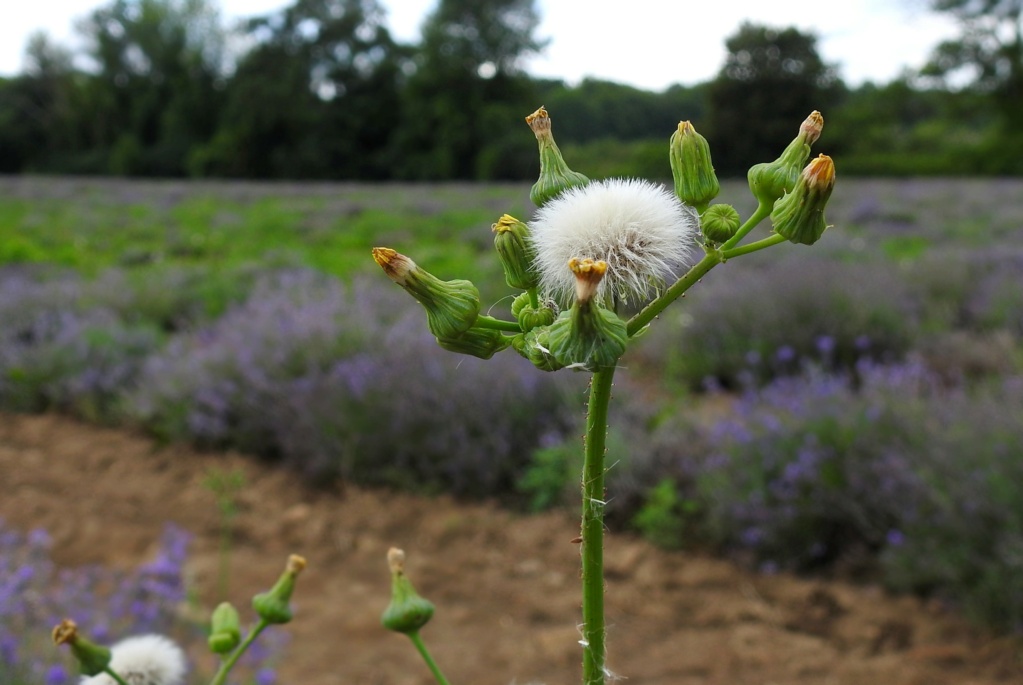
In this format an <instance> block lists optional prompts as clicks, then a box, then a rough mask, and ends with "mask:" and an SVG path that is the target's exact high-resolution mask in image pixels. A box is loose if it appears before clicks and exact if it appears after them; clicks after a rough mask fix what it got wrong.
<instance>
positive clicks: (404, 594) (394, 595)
mask: <svg viewBox="0 0 1023 685" xmlns="http://www.w3.org/2000/svg"><path fill="white" fill-rule="evenodd" d="M387 564H388V566H390V568H391V603H390V604H389V605H388V606H387V608H386V609H384V613H383V614H382V615H381V616H380V622H381V623H383V624H384V628H387V629H388V630H393V631H394V632H396V633H405V634H406V635H409V634H412V633H417V632H419V629H420V628H422V627H423V626H425V625H426V624H427V623H429V622H430V619H431V618H433V612H434V607H433V604H432V603H431V602H429V601H428V600H425V599H423V598H422V597H420V596H419V595H418V594H417V593H416V589H415V588H414V587H412V581H410V580H409V579H408V577H407V576H406V575H405V553H404V552H403V551H401V550H400V549H397V548H395V547H392V548H391V549H390V550H388V552H387Z"/></svg>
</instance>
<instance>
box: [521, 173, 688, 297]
mask: <svg viewBox="0 0 1023 685" xmlns="http://www.w3.org/2000/svg"><path fill="white" fill-rule="evenodd" d="M529 228H530V239H531V241H532V242H533V246H534V248H535V251H536V260H535V263H534V268H536V270H537V272H538V273H539V275H540V287H541V289H542V290H543V291H544V292H545V294H547V295H549V296H550V297H553V298H554V299H555V300H557V301H558V302H561V303H563V304H564V303H566V302H567V301H568V300H569V299H570V298H571V296H572V293H574V292H575V275H574V274H573V273H572V270H571V269H570V268H569V267H568V262H569V260H571V259H574V258H577V259H592V260H594V261H604V262H607V265H608V268H607V276H606V277H605V278H604V280H603V281H602V282H601V284H600V290H599V291H598V297H602V298H607V297H609V296H612V295H613V296H614V297H617V298H618V299H620V300H622V301H629V300H630V299H632V298H636V299H638V300H645V299H647V298H648V297H649V296H650V294H651V291H657V290H658V289H659V288H660V287H661V286H662V285H663V284H664V283H665V281H667V280H668V279H669V278H671V279H674V278H675V277H677V276H679V275H681V269H682V267H684V266H686V265H687V264H688V263H689V262H690V255H691V251H692V248H693V247H694V246H695V245H696V240H697V236H698V235H699V231H700V222H699V216H698V215H697V214H696V211H695V210H694V209H692V208H691V207H689V206H687V205H683V204H682V203H681V202H679V200H678V198H676V197H675V195H674V194H672V193H671V192H669V191H668V190H666V189H665V188H663V187H662V186H659V185H655V184H653V183H650V182H648V181H642V180H637V179H611V180H607V181H595V182H593V183H590V184H589V185H587V186H585V187H582V188H571V189H569V190H568V191H566V192H565V193H563V194H562V195H561V196H560V197H558V198H557V199H555V200H552V201H551V202H548V203H547V204H546V205H544V206H543V207H541V208H540V210H539V211H538V212H537V214H536V216H535V217H534V218H533V221H532V222H530V224H529Z"/></svg>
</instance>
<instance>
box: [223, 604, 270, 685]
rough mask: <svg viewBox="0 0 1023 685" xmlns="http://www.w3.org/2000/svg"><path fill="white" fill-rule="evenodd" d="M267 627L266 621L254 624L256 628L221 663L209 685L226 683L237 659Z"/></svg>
mask: <svg viewBox="0 0 1023 685" xmlns="http://www.w3.org/2000/svg"><path fill="white" fill-rule="evenodd" d="M269 625H270V623H269V622H268V621H267V620H266V619H262V618H261V619H259V623H257V624H256V627H255V628H253V629H252V631H251V632H250V633H249V634H248V635H247V636H246V637H245V639H244V640H243V641H242V643H241V644H240V645H238V646H237V647H236V648H235V650H234V651H233V652H231V654H229V655H228V656H227V658H226V659H224V660H223V661H222V662H221V664H220V668H219V669H218V670H217V673H216V675H214V676H213V679H212V680H211V681H210V685H224V683H225V682H227V676H228V674H229V673H230V672H231V669H232V668H234V665H235V664H236V663H237V662H238V659H240V658H241V656H242V654H244V653H245V650H247V649H248V648H249V646H250V645H251V644H252V643H253V642H255V640H256V638H257V637H259V634H260V633H261V632H263V630H264V629H265V628H266V627H267V626H269Z"/></svg>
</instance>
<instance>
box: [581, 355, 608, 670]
mask: <svg viewBox="0 0 1023 685" xmlns="http://www.w3.org/2000/svg"><path fill="white" fill-rule="evenodd" d="M614 372H615V370H614V367H613V366H611V367H607V368H603V369H600V370H599V371H596V372H595V373H594V374H593V378H592V380H591V381H590V400H589V407H588V409H587V412H586V444H585V461H584V462H583V480H582V495H583V506H582V523H581V528H582V548H581V550H580V553H581V554H582V567H583V685H603V682H604V675H605V672H606V671H605V666H604V661H605V651H604V633H605V630H604V507H605V504H606V503H605V502H604V450H605V449H606V443H607V409H608V404H609V403H610V401H611V384H612V381H613V379H614Z"/></svg>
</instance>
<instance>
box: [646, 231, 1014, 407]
mask: <svg viewBox="0 0 1023 685" xmlns="http://www.w3.org/2000/svg"><path fill="white" fill-rule="evenodd" d="M847 248H848V246H842V250H841V252H836V253H834V254H830V255H829V254H828V253H827V252H825V251H822V254H820V255H817V254H814V255H812V256H809V257H806V256H804V255H795V254H794V255H791V256H790V257H789V258H786V259H781V260H774V261H765V260H758V259H757V258H756V257H751V258H749V259H746V260H742V262H741V263H735V264H728V265H726V266H725V267H724V269H726V270H727V271H728V277H722V278H717V279H708V281H707V283H706V284H701V285H699V286H698V287H697V288H696V289H695V290H694V293H695V296H694V297H693V299H692V300H691V301H687V302H686V303H685V304H684V306H682V307H679V308H676V309H675V310H673V311H672V312H671V313H670V314H669V315H667V316H665V317H664V321H662V322H661V325H659V326H658V327H656V328H655V329H652V331H651V333H650V336H649V340H647V341H644V345H643V346H640V347H639V349H638V352H639V354H640V355H642V356H643V357H644V362H645V363H647V364H650V365H663V367H664V369H665V376H666V378H667V379H669V380H670V381H673V382H674V383H676V384H677V385H679V386H680V387H687V388H691V389H699V388H701V387H703V386H705V385H707V384H708V383H710V384H711V385H712V386H724V387H726V388H733V389H734V388H741V387H743V386H745V385H747V384H749V383H751V382H752V383H758V384H759V383H765V382H769V381H770V380H771V379H773V378H777V377H780V376H786V375H792V374H798V373H800V372H801V370H802V368H803V366H804V365H805V364H806V363H807V362H810V363H812V364H813V365H816V366H822V367H825V368H829V369H833V370H836V371H837V370H848V369H851V368H853V367H854V366H855V365H856V363H857V362H858V361H860V360H870V361H873V362H883V363H894V362H898V361H901V360H903V359H905V358H906V356H907V355H908V354H909V353H910V351H918V352H920V353H921V354H923V355H924V356H925V357H926V358H927V360H928V363H929V364H930V365H932V366H934V367H935V368H936V369H937V370H939V371H940V372H942V373H943V374H945V375H950V376H971V375H974V376H975V375H984V374H1000V373H1006V372H1011V371H1014V370H1018V369H1019V354H1018V350H1019V346H1020V342H1021V341H1023V290H1021V289H1020V288H1019V283H1020V282H1021V279H1023V250H1020V249H1019V248H1013V247H1004V248H1000V249H998V250H986V249H985V250H970V251H964V250H958V251H954V250H947V251H945V250H934V251H932V252H930V253H928V254H927V255H926V256H924V257H921V258H920V259H917V260H914V261H911V262H906V263H905V264H901V263H894V262H892V261H891V260H888V259H885V258H883V257H881V256H879V255H871V254H867V253H866V251H865V248H863V247H862V246H861V247H860V251H859V252H857V251H856V250H855V249H847ZM797 257H798V258H799V261H798V263H797V262H795V261H793V260H794V259H796V258H797Z"/></svg>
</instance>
